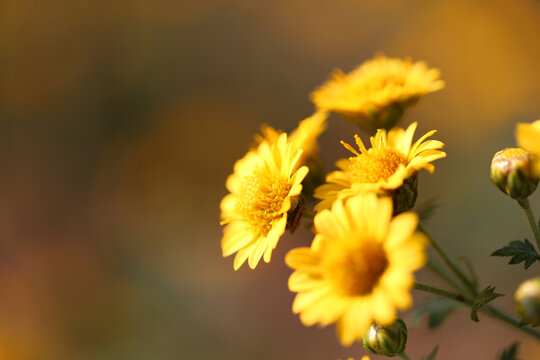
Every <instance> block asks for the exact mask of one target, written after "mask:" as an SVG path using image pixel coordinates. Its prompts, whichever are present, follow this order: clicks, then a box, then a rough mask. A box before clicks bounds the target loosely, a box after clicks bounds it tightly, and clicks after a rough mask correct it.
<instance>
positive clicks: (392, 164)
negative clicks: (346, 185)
mask: <svg viewBox="0 0 540 360" xmlns="http://www.w3.org/2000/svg"><path fill="white" fill-rule="evenodd" d="M351 162H352V164H351V171H352V178H353V181H354V182H358V183H362V184H370V183H377V182H379V181H381V180H382V181H385V180H388V178H389V177H390V176H392V175H393V174H394V173H395V172H396V170H397V169H398V167H399V165H400V164H403V165H407V159H406V157H405V156H404V155H403V154H402V153H400V152H399V151H397V150H394V149H392V148H385V149H370V150H369V152H367V153H363V154H360V155H358V156H356V157H355V158H351Z"/></svg>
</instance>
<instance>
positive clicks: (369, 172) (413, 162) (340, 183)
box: [315, 123, 446, 211]
mask: <svg viewBox="0 0 540 360" xmlns="http://www.w3.org/2000/svg"><path fill="white" fill-rule="evenodd" d="M416 126H417V124H416V123H413V124H411V125H410V126H409V127H408V128H407V130H404V129H401V128H393V129H392V130H390V131H389V132H388V133H387V132H386V130H384V129H379V130H378V131H377V134H376V135H375V136H372V137H371V139H370V140H371V146H372V147H371V148H370V149H369V150H367V149H366V147H365V146H364V143H363V142H362V140H361V139H360V137H359V136H358V135H355V139H356V144H357V145H358V148H359V149H360V153H359V152H358V151H356V150H355V149H354V148H353V147H352V146H350V145H349V144H346V143H344V142H342V144H343V145H344V146H345V147H346V148H347V149H348V150H349V151H351V152H352V153H353V154H355V155H356V156H353V157H350V158H348V159H341V160H339V161H338V162H337V163H336V165H337V166H338V167H339V168H340V169H341V170H338V171H334V172H332V173H330V174H328V175H327V177H326V181H327V184H324V185H322V186H320V187H318V188H317V189H316V190H315V197H316V198H318V199H322V201H321V202H320V203H319V204H317V206H315V210H317V211H319V210H322V209H329V208H330V207H331V206H332V203H333V202H334V201H335V200H336V199H346V198H348V197H350V196H352V195H355V194H358V193H366V192H374V193H379V194H381V193H382V194H389V193H390V192H391V191H393V190H396V189H398V188H399V187H400V186H401V185H402V184H403V182H404V181H405V180H406V179H408V178H411V177H413V176H415V175H416V174H417V173H418V171H420V170H421V169H426V170H427V171H429V172H430V173H433V171H435V166H434V165H433V164H431V162H432V161H434V160H437V159H440V158H443V157H445V156H446V153H445V152H443V151H440V150H438V149H441V148H442V147H443V146H444V144H443V143H442V142H440V141H438V140H427V141H424V140H425V139H426V138H428V137H429V136H431V135H433V134H434V133H435V131H436V130H432V131H430V132H428V133H427V134H425V135H424V136H422V137H421V138H420V139H418V140H417V141H416V142H415V143H414V144H413V143H412V139H413V136H414V132H415V130H416Z"/></svg>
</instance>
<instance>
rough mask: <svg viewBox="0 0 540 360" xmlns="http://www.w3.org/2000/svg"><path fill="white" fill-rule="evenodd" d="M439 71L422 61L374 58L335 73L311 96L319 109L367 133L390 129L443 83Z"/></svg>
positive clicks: (382, 56)
mask: <svg viewBox="0 0 540 360" xmlns="http://www.w3.org/2000/svg"><path fill="white" fill-rule="evenodd" d="M439 76H440V72H439V70H438V69H429V68H428V67H427V64H426V63H425V62H423V61H418V62H415V63H413V62H412V61H411V59H398V58H388V57H386V56H384V55H377V56H375V58H374V59H372V60H369V61H366V62H364V63H363V64H362V65H360V66H359V67H357V68H356V69H355V70H353V71H352V72H350V73H349V74H344V73H343V72H342V71H341V70H339V69H337V70H334V72H333V74H332V78H331V79H330V80H328V81H327V82H326V83H324V84H323V85H322V86H320V87H319V88H318V89H316V90H315V91H314V92H313V93H312V94H311V99H312V101H313V102H314V103H315V105H316V106H317V108H318V109H321V110H327V111H335V112H337V113H339V114H340V115H342V116H343V117H344V118H345V119H346V120H349V121H351V122H354V123H358V124H360V125H361V126H363V127H364V128H366V129H367V130H368V131H372V132H375V131H376V130H377V129H380V128H384V129H390V128H392V127H393V126H394V125H395V124H396V123H397V121H399V119H400V118H401V116H402V115H403V111H404V110H405V109H406V108H407V107H408V106H411V105H413V104H415V103H416V102H418V100H419V99H420V98H421V97H422V96H424V95H425V94H427V93H430V92H433V91H437V90H440V89H442V88H443V87H444V82H443V81H442V80H440V79H439Z"/></svg>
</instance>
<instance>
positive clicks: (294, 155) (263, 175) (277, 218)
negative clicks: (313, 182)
mask: <svg viewBox="0 0 540 360" xmlns="http://www.w3.org/2000/svg"><path fill="white" fill-rule="evenodd" d="M301 155H302V151H301V150H296V151H294V150H293V146H292V144H291V143H290V142H288V141H287V134H281V135H279V137H278V138H277V140H276V141H275V143H273V144H271V143H269V142H268V141H263V142H262V143H261V144H260V145H259V146H258V147H257V149H256V150H253V151H250V152H248V153H247V155H246V156H244V157H243V158H242V159H240V160H238V161H237V162H236V164H235V165H234V173H233V174H232V175H231V176H229V178H228V179H227V183H226V186H227V189H228V190H229V191H230V194H228V195H227V196H225V197H224V198H223V200H222V201H221V218H222V222H221V223H222V224H227V226H226V227H225V228H224V230H223V239H222V240H221V247H222V250H223V256H229V255H232V254H234V253H236V257H235V259H234V269H235V270H238V269H239V268H240V267H241V266H242V264H243V263H244V262H245V261H246V260H247V261H248V264H249V267H250V268H252V269H254V268H255V267H256V266H257V264H258V263H259V261H260V259H261V258H264V261H265V262H269V261H270V258H271V255H272V250H273V249H274V248H275V247H276V245H277V243H278V241H279V238H280V237H281V235H283V233H284V232H285V229H286V227H287V216H288V213H289V211H290V210H294V209H295V208H296V206H297V201H298V196H299V195H300V193H301V192H302V180H303V179H304V178H305V176H306V174H307V173H308V168H307V167H306V166H302V167H300V168H299V159H300V156H301Z"/></svg>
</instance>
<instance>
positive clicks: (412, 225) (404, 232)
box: [385, 212, 418, 252]
mask: <svg viewBox="0 0 540 360" xmlns="http://www.w3.org/2000/svg"><path fill="white" fill-rule="evenodd" d="M417 225H418V215H416V214H415V213H413V212H406V213H403V214H399V215H398V216H396V217H394V218H393V219H392V221H391V222H390V227H389V229H388V235H387V238H386V242H385V247H386V248H387V249H388V251H389V252H392V251H393V250H395V249H396V248H397V247H398V246H401V245H402V243H403V242H404V241H407V240H408V239H409V238H410V237H411V235H412V233H413V232H414V231H415V230H416V227H417Z"/></svg>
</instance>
